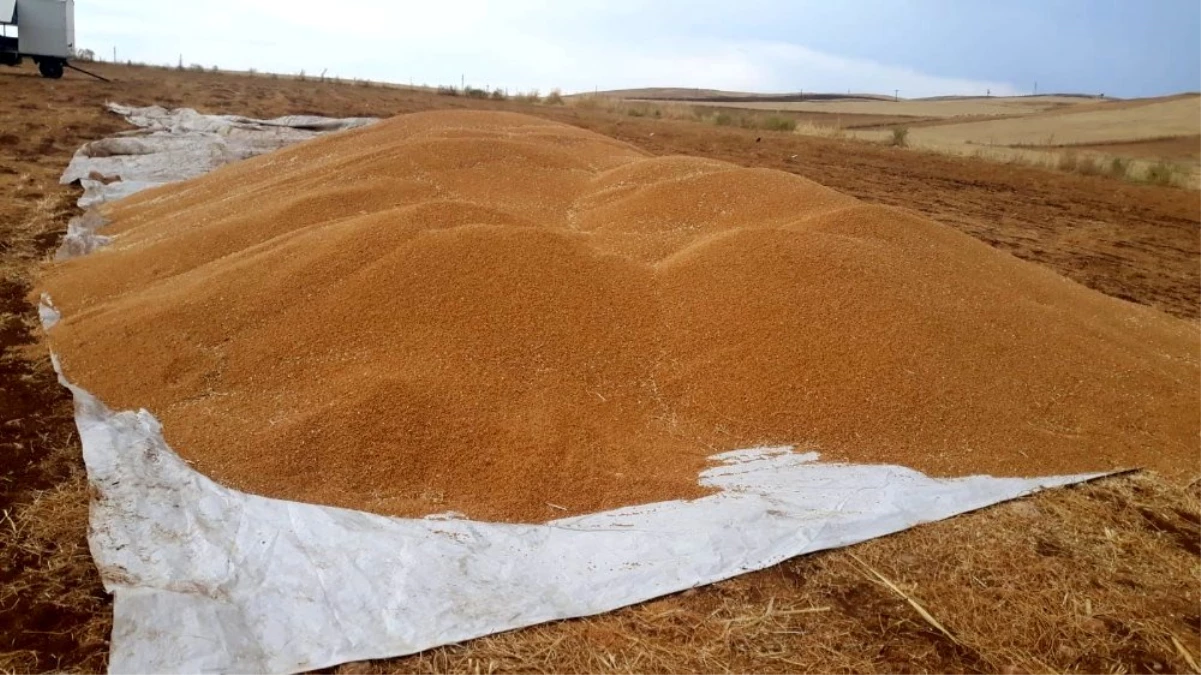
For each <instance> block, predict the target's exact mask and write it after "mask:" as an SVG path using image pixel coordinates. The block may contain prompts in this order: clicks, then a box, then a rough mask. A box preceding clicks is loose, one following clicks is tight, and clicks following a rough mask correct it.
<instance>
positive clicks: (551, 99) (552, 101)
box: [542, 87, 563, 105]
mask: <svg viewBox="0 0 1201 675" xmlns="http://www.w3.org/2000/svg"><path fill="white" fill-rule="evenodd" d="M542 102H543V103H545V104H547V105H563V92H561V91H559V89H558V88H557V87H556V88H555V89H551V90H550V93H549V94H547V95H546V99H544V100H543V101H542Z"/></svg>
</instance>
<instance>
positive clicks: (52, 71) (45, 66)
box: [38, 59, 63, 80]
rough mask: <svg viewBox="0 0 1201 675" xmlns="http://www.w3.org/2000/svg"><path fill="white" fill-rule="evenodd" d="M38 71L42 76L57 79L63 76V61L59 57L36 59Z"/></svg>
mask: <svg viewBox="0 0 1201 675" xmlns="http://www.w3.org/2000/svg"><path fill="white" fill-rule="evenodd" d="M38 72H40V73H41V74H42V77H48V78H50V79H52V80H57V79H58V78H60V77H62V76H63V62H62V60H61V59H42V60H41V61H38Z"/></svg>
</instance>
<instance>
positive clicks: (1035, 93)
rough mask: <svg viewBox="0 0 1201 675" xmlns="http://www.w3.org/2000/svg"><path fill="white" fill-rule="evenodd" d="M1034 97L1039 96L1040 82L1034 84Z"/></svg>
mask: <svg viewBox="0 0 1201 675" xmlns="http://www.w3.org/2000/svg"><path fill="white" fill-rule="evenodd" d="M1034 95H1035V96H1038V82H1035V83H1034Z"/></svg>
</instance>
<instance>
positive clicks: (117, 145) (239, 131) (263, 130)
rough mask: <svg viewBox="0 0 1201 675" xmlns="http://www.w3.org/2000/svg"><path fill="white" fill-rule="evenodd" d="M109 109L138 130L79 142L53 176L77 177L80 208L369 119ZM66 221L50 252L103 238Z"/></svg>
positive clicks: (78, 251)
mask: <svg viewBox="0 0 1201 675" xmlns="http://www.w3.org/2000/svg"><path fill="white" fill-rule="evenodd" d="M108 109H109V110H110V111H112V112H114V113H116V114H118V115H121V116H122V117H124V118H125V119H126V120H127V121H128V122H129V123H131V124H133V125H134V126H137V127H140V129H137V130H134V131H129V132H125V133H122V134H120V135H118V136H114V137H111V138H102V139H99V140H96V141H91V142H89V143H85V144H84V145H83V146H82V147H80V148H79V150H77V151H76V152H75V156H74V157H72V158H71V163H70V164H69V165H67V169H66V171H64V172H63V175H62V178H60V182H61V183H63V184H64V185H65V184H68V183H73V182H75V181H79V183H80V185H81V186H82V187H83V195H82V196H80V198H79V200H78V202H77V203H78V205H79V207H80V208H82V209H89V208H92V207H94V206H97V205H99V204H102V203H104V202H108V201H114V200H117V199H121V198H123V197H127V196H129V195H131V194H134V193H135V192H140V191H141V190H145V189H147V188H152V187H157V186H159V185H163V184H165V183H173V182H176V181H181V180H187V179H189V178H195V177H197V176H201V175H204V174H206V173H208V172H209V171H212V170H213V169H216V168H217V167H220V166H222V165H224V164H229V163H230V162H236V161H238V160H241V159H246V158H248V157H254V156H255V155H261V154H263V153H267V152H271V151H273V150H278V149H280V148H282V147H284V146H287V145H292V144H293V143H299V142H301V141H306V140H309V139H310V138H313V137H315V136H318V135H320V134H324V133H328V132H331V131H341V130H344V129H353V128H355V127H360V126H363V125H365V124H370V123H372V122H374V121H376V120H375V119H374V118H368V117H352V118H346V119H334V118H329V117H317V116H310V115H288V116H286V117H278V118H276V119H271V120H258V119H252V118H249V117H240V116H237V115H205V114H202V113H198V112H196V111H195V110H192V109H190V108H176V109H174V110H168V109H166V108H162V107H159V106H147V107H144V108H137V107H130V106H124V105H120V104H118V103H109V104H108ZM74 225H75V221H74V220H73V221H72V227H69V229H68V232H67V236H66V237H65V238H64V240H63V246H62V247H61V248H60V249H59V251H58V253H57V254H56V258H59V259H62V258H68V257H73V256H75V255H82V254H84V253H89V252H91V251H93V250H95V249H96V248H99V247H100V246H104V245H105V244H107V243H108V239H107V237H103V236H101V235H96V234H95V229H96V228H95V227H92V228H90V229H89V228H86V227H75V226H74Z"/></svg>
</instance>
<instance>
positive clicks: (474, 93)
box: [463, 87, 488, 98]
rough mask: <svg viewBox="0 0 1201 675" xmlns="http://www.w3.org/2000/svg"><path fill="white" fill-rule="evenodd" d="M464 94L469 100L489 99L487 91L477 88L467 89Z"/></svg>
mask: <svg viewBox="0 0 1201 675" xmlns="http://www.w3.org/2000/svg"><path fill="white" fill-rule="evenodd" d="M463 94H464V95H466V96H467V98H488V92H487V91H485V90H483V89H477V88H475V87H467V88H466V89H464V90H463Z"/></svg>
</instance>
